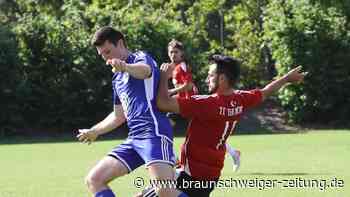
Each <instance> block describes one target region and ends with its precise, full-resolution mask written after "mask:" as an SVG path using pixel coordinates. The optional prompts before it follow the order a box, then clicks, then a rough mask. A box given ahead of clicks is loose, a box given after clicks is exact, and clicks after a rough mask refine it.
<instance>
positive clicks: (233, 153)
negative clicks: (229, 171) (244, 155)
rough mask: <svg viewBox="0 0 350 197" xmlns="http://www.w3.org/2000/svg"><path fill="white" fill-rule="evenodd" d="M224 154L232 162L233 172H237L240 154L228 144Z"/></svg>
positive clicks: (239, 164)
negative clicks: (226, 154)
mask: <svg viewBox="0 0 350 197" xmlns="http://www.w3.org/2000/svg"><path fill="white" fill-rule="evenodd" d="M226 152H227V153H228V154H229V155H230V156H231V158H232V160H233V170H234V171H238V169H239V167H240V166H241V152H240V151H239V150H237V149H234V148H232V147H231V146H230V145H229V144H228V143H226Z"/></svg>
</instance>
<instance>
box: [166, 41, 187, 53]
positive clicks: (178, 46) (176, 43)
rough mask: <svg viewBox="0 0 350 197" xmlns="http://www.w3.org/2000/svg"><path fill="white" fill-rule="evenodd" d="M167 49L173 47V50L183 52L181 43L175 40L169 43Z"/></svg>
mask: <svg viewBox="0 0 350 197" xmlns="http://www.w3.org/2000/svg"><path fill="white" fill-rule="evenodd" d="M168 47H174V48H177V49H180V50H181V51H184V49H185V48H184V45H183V44H182V42H180V41H178V40H175V39H172V40H171V41H170V42H169V44H168Z"/></svg>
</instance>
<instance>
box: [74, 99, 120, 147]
mask: <svg viewBox="0 0 350 197" xmlns="http://www.w3.org/2000/svg"><path fill="white" fill-rule="evenodd" d="M125 120H126V119H125V116H124V112H123V108H122V106H121V105H115V106H114V111H113V112H111V113H110V114H109V115H108V116H107V117H106V118H105V119H104V120H102V121H101V122H99V123H97V124H96V125H94V126H93V127H91V128H90V129H79V134H78V135H77V138H78V139H79V141H82V142H84V143H85V142H89V143H91V142H93V141H95V140H96V138H97V137H98V136H100V135H102V134H105V133H108V132H110V131H112V130H113V129H115V128H117V127H119V126H120V125H122V124H123V123H124V122H125Z"/></svg>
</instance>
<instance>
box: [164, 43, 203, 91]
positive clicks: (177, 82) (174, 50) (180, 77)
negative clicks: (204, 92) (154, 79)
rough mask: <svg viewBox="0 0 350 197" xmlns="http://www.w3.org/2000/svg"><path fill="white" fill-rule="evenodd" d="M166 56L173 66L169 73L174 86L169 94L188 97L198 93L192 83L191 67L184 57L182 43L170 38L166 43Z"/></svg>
mask: <svg viewBox="0 0 350 197" xmlns="http://www.w3.org/2000/svg"><path fill="white" fill-rule="evenodd" d="M168 56H169V58H170V61H171V63H172V66H173V68H171V69H173V71H172V72H171V73H169V75H171V78H172V82H173V85H174V88H172V89H170V90H169V94H170V95H176V96H177V97H180V98H189V97H191V96H192V95H195V94H198V89H197V87H196V86H195V84H194V83H193V79H192V72H191V67H190V66H189V65H188V63H187V61H186V58H185V49H184V46H183V44H182V43H181V42H180V41H178V40H175V39H172V40H171V41H170V42H169V44H168Z"/></svg>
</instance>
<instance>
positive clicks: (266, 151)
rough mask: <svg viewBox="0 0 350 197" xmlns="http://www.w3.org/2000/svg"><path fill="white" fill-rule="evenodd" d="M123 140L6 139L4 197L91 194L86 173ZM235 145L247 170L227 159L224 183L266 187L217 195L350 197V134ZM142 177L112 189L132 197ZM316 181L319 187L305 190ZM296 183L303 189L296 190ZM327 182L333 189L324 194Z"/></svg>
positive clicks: (263, 138) (238, 139)
mask: <svg viewBox="0 0 350 197" xmlns="http://www.w3.org/2000/svg"><path fill="white" fill-rule="evenodd" d="M121 141H122V140H111V141H100V142H96V143H94V144H93V145H90V146H87V145H85V144H80V143H78V142H75V141H69V142H57V143H55V142H47V143H45V142H39V143H30V142H31V140H25V139H21V140H18V139H12V140H11V139H10V140H9V139H1V140H0V197H87V196H90V195H89V194H88V192H87V190H86V187H85V185H84V183H83V179H84V176H85V174H86V173H87V172H88V170H89V168H90V167H92V166H93V165H94V164H95V162H96V161H97V160H99V159H100V158H101V157H102V156H104V155H105V154H106V153H107V152H108V151H109V150H110V149H111V148H112V147H113V146H115V145H117V144H119V143H120V142H121ZM182 141H183V138H176V139H175V143H176V147H177V148H176V150H177V151H178V147H179V144H180V143H181V142H182ZM230 144H231V145H233V146H234V147H238V148H239V149H240V150H241V151H242V166H241V169H240V171H239V172H237V173H234V172H232V168H231V166H232V165H231V163H232V160H231V158H228V157H227V158H226V161H225V168H224V170H223V176H222V179H223V180H225V179H227V180H231V179H232V180H236V182H238V181H244V180H256V181H258V182H259V183H260V189H258V188H217V189H215V190H214V192H213V194H212V196H214V197H220V196H227V197H229V196H237V197H248V196H249V197H251V196H254V197H265V196H266V197H278V196H279V197H301V196H303V197H304V196H315V197H316V196H317V197H318V196H329V197H347V196H350V168H349V164H350V131H347V130H342V131H314V132H308V133H304V134H281V135H241V136H231V138H230ZM203 155H204V156H205V153H204V154H203ZM136 177H147V172H146V170H145V168H144V167H141V168H139V169H138V170H136V171H135V172H133V173H132V174H130V175H128V176H125V177H122V178H119V179H116V180H114V181H113V183H112V184H111V187H112V188H113V190H114V191H115V192H116V194H117V196H132V195H133V194H134V193H136V192H138V191H140V190H139V189H137V188H136V187H135V186H134V184H133V181H134V179H135V178H136ZM333 179H337V181H333V182H332V180H333ZM269 180H270V181H272V180H277V184H276V185H275V186H276V187H274V188H265V189H262V184H263V183H265V184H267V185H266V186H267V187H269V186H271V184H270V185H268V184H269V182H270V181H269ZM311 180H314V181H313V183H312V184H314V185H311V186H313V187H308V188H305V187H304V188H302V187H303V183H306V182H308V181H311ZM316 180H317V182H316ZM323 180H325V181H323ZM263 181H265V182H263ZM293 181H294V182H293ZM303 181H304V182H303ZM232 182H233V181H231V183H232ZM251 182H252V181H251ZM281 182H282V183H281ZM296 182H297V183H298V184H297V185H299V188H293V186H295V185H296V184H295V183H296ZM241 183H242V182H241ZM270 183H271V182H270ZM316 183H318V184H316ZM324 183H326V184H328V185H331V184H333V185H332V187H327V188H325V190H323V191H321V189H322V188H323V186H324V185H323V184H324ZM335 183H337V184H338V187H337V188H336V187H335ZM250 184H252V183H250ZM342 184H343V185H342ZM231 185H232V184H231ZM228 186H229V185H228ZM250 186H253V185H250ZM285 186H290V187H288V188H287V187H285Z"/></svg>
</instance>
